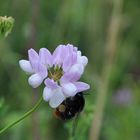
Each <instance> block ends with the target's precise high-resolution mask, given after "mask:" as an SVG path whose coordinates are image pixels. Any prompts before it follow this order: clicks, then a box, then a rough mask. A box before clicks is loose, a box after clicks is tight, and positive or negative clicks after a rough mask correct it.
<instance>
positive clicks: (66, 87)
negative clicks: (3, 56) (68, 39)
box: [19, 44, 90, 108]
mask: <svg viewBox="0 0 140 140" xmlns="http://www.w3.org/2000/svg"><path fill="white" fill-rule="evenodd" d="M28 57H29V60H20V61H19V65H20V67H21V69H22V70H23V71H25V72H27V73H28V74H31V76H30V77H29V79H28V82H29V84H30V85H31V86H32V87H33V88H37V87H38V86H39V85H41V83H42V82H43V81H44V83H45V88H44V90H43V98H44V100H45V101H49V105H50V106H51V107H52V108H56V107H58V106H59V105H60V104H61V103H62V102H63V101H64V100H65V99H66V98H67V97H71V96H75V95H76V93H78V92H82V91H85V90H87V89H89V88H90V86H89V85H88V84H86V83H84V82H80V81H78V80H79V79H80V77H81V75H82V74H83V72H84V68H85V66H86V65H87V63H88V59H87V57H86V56H82V55H81V51H79V50H78V49H77V47H74V46H73V45H71V44H67V45H59V46H58V47H57V48H56V49H55V51H54V52H53V54H51V53H50V52H49V50H48V49H46V48H41V49H40V50H39V54H38V53H37V52H36V51H35V50H34V49H30V50H29V51H28Z"/></svg>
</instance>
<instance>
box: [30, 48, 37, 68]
mask: <svg viewBox="0 0 140 140" xmlns="http://www.w3.org/2000/svg"><path fill="white" fill-rule="evenodd" d="M28 56H29V61H30V63H31V65H32V67H33V69H34V68H35V67H36V65H37V64H38V61H39V56H38V54H37V52H36V51H35V50H34V49H30V50H28Z"/></svg>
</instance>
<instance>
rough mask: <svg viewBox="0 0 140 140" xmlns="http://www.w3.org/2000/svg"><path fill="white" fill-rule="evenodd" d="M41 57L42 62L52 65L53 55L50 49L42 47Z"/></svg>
mask: <svg viewBox="0 0 140 140" xmlns="http://www.w3.org/2000/svg"><path fill="white" fill-rule="evenodd" d="M39 57H40V61H41V63H43V64H44V65H46V66H48V65H49V66H50V67H52V55H51V53H50V52H49V50H48V49H46V48H41V49H40V51H39Z"/></svg>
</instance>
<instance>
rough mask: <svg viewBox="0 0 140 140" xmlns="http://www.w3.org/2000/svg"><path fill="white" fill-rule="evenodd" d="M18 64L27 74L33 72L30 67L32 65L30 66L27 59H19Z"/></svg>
mask: <svg viewBox="0 0 140 140" xmlns="http://www.w3.org/2000/svg"><path fill="white" fill-rule="evenodd" d="M19 65H20V68H21V69H22V70H23V71H25V72H27V73H29V74H31V73H33V72H34V71H33V69H32V66H31V64H30V62H29V61H27V60H20V61H19Z"/></svg>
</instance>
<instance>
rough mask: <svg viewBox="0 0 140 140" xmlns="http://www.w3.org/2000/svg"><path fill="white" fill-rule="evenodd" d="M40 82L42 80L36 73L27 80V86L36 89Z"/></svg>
mask: <svg viewBox="0 0 140 140" xmlns="http://www.w3.org/2000/svg"><path fill="white" fill-rule="evenodd" d="M42 82H43V78H42V77H41V76H40V75H39V74H38V73H36V74H33V75H31V76H30V77H29V79H28V83H29V85H31V86H32V87H33V88H37V87H38V86H39V85H41V83H42Z"/></svg>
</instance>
